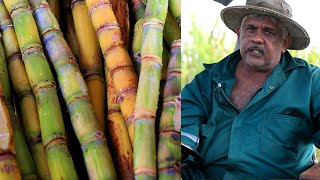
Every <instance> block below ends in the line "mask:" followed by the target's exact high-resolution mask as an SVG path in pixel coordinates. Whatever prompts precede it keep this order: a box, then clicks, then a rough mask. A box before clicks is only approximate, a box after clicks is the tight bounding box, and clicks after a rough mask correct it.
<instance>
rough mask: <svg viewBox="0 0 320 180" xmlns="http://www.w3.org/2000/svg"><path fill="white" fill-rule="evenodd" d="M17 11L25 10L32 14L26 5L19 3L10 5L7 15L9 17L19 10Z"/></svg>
mask: <svg viewBox="0 0 320 180" xmlns="http://www.w3.org/2000/svg"><path fill="white" fill-rule="evenodd" d="M19 9H25V10H29V11H30V12H32V10H31V7H30V6H29V4H28V3H25V2H19V3H16V4H14V5H12V6H11V7H10V9H8V12H9V15H10V16H11V15H12V14H13V13H14V12H15V11H16V10H19Z"/></svg>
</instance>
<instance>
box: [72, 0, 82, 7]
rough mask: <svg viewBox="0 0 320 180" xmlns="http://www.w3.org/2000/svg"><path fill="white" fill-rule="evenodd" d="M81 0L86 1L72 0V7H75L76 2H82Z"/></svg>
mask: <svg viewBox="0 0 320 180" xmlns="http://www.w3.org/2000/svg"><path fill="white" fill-rule="evenodd" d="M81 2H84V3H85V0H72V1H71V9H73V7H74V5H75V4H77V3H81Z"/></svg>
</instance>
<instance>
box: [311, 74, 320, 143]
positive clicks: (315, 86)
mask: <svg viewBox="0 0 320 180" xmlns="http://www.w3.org/2000/svg"><path fill="white" fill-rule="evenodd" d="M311 112H312V117H313V119H314V127H315V129H314V130H315V133H314V135H313V144H314V145H315V146H316V147H317V148H320V70H319V69H316V70H315V72H314V73H313V76H312V96H311Z"/></svg>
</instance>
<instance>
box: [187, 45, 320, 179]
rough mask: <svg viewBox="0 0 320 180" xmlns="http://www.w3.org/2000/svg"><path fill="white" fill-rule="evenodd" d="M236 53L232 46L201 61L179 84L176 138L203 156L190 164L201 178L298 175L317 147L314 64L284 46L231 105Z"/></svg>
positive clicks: (319, 121)
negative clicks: (260, 78) (245, 97)
mask: <svg viewBox="0 0 320 180" xmlns="http://www.w3.org/2000/svg"><path fill="white" fill-rule="evenodd" d="M240 60H241V55H240V51H239V50H238V51H236V52H234V53H233V54H231V55H229V56H227V57H226V58H225V59H223V60H222V61H220V62H218V63H215V64H209V65H205V70H204V71H203V72H201V73H200V74H198V75H197V76H196V77H195V78H194V80H193V81H192V82H191V83H189V84H187V85H186V86H185V88H184V89H183V90H182V93H181V97H182V112H181V119H182V122H181V123H182V124H181V135H182V136H181V142H182V144H184V145H186V146H187V147H189V148H191V149H193V150H194V151H197V152H199V153H200V154H201V155H202V156H203V157H204V162H203V163H202V164H201V165H200V166H199V167H196V168H195V169H197V171H198V172H197V173H199V172H201V174H202V175H204V176H205V177H206V178H211V179H214V178H217V179H270V178H273V179H274V178H281V179H284V178H297V177H298V175H299V174H300V173H302V172H303V171H305V170H306V169H307V168H308V167H310V166H311V165H312V158H311V157H312V154H313V143H314V144H315V145H316V146H317V147H320V131H319V129H320V117H319V115H320V69H319V68H318V67H316V66H313V65H310V64H308V63H307V62H306V61H304V60H301V59H298V58H293V57H291V55H290V53H289V52H286V53H284V54H283V55H282V57H281V60H280V63H279V64H278V65H277V66H276V67H275V69H274V70H273V71H272V73H271V74H270V75H269V76H268V78H267V79H266V80H265V82H264V84H263V85H262V87H261V88H260V90H259V91H258V92H257V93H256V94H255V96H254V97H253V98H252V99H251V100H250V102H249V103H248V104H247V105H246V107H245V108H244V109H243V110H242V111H238V110H237V109H236V108H235V106H234V105H233V104H232V103H231V102H230V100H229V97H230V94H231V90H232V88H233V85H234V83H235V75H234V72H235V69H236V65H237V63H238V62H239V61H240ZM183 173H184V172H183ZM188 173H190V172H188ZM191 173H192V172H191ZM182 176H183V177H184V176H185V174H182Z"/></svg>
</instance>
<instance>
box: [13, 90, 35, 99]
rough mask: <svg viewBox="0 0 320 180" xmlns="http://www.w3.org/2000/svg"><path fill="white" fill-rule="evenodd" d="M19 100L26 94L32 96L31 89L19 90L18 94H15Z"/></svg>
mask: <svg viewBox="0 0 320 180" xmlns="http://www.w3.org/2000/svg"><path fill="white" fill-rule="evenodd" d="M17 96H18V99H19V101H20V100H21V99H23V98H24V97H27V96H33V92H32V90H25V91H21V92H20V93H19V94H17Z"/></svg>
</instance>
